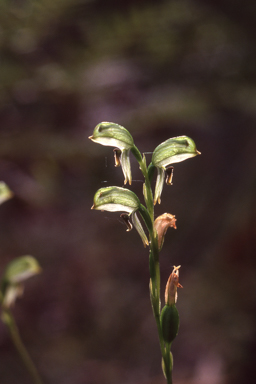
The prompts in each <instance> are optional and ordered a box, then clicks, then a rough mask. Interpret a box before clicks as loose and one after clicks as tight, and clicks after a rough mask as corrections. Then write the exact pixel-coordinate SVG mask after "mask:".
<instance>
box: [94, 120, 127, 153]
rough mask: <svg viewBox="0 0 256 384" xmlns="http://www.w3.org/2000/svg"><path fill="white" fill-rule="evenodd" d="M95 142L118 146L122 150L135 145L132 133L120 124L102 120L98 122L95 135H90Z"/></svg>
mask: <svg viewBox="0 0 256 384" xmlns="http://www.w3.org/2000/svg"><path fill="white" fill-rule="evenodd" d="M89 139H91V140H92V141H94V142H95V143H98V144H101V145H107V146H110V147H117V148H119V149H121V150H125V149H126V150H127V149H131V148H132V147H133V146H134V141H133V138H132V136H131V134H130V133H129V132H128V131H127V129H125V128H124V127H122V126H121V125H119V124H115V123H110V122H105V121H104V122H102V123H100V124H98V125H97V126H96V127H95V129H94V131H93V135H92V136H90V137H89Z"/></svg>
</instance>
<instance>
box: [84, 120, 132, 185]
mask: <svg viewBox="0 0 256 384" xmlns="http://www.w3.org/2000/svg"><path fill="white" fill-rule="evenodd" d="M89 139H91V140H92V141H94V142H95V143H98V144H101V145H106V146H110V147H116V148H118V149H119V150H120V151H121V153H119V151H118V150H115V165H116V167H118V166H120V165H121V167H122V171H123V174H124V184H126V183H127V181H128V182H129V184H130V185H131V183H132V173H131V164H130V150H131V149H132V148H133V147H134V142H133V138H132V136H131V134H130V133H129V132H128V131H127V129H125V128H124V127H122V126H121V125H119V124H115V123H111V122H102V123H100V124H98V125H96V127H95V128H94V131H93V134H92V136H89Z"/></svg>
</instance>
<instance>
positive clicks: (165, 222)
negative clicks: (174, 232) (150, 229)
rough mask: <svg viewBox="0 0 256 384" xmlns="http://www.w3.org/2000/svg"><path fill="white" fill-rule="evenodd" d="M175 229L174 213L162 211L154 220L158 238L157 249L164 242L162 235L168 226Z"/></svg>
mask: <svg viewBox="0 0 256 384" xmlns="http://www.w3.org/2000/svg"><path fill="white" fill-rule="evenodd" d="M169 227H170V228H171V227H172V228H174V229H176V228H177V227H176V218H175V216H174V215H171V214H170V213H164V214H163V215H161V216H158V217H157V218H156V219H155V221H154V229H155V231H156V233H157V238H158V248H159V250H160V249H161V248H162V246H163V243H164V236H165V234H166V231H167V229H168V228H169Z"/></svg>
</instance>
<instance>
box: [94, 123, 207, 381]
mask: <svg viewBox="0 0 256 384" xmlns="http://www.w3.org/2000/svg"><path fill="white" fill-rule="evenodd" d="M89 139H91V140H92V141H94V142H95V143H98V144H101V145H105V146H111V147H116V148H115V149H114V156H115V166H121V167H122V171H123V174H124V184H126V183H127V182H129V184H130V185H131V184H132V172H131V165H130V153H132V154H133V155H134V156H135V158H136V160H137V161H138V163H139V167H140V170H141V172H142V174H143V177H144V179H145V182H144V184H143V196H144V202H145V205H144V204H142V203H141V202H140V199H139V198H138V196H137V195H136V194H135V193H134V192H132V191H131V190H129V189H127V188H121V187H116V186H111V187H106V188H100V189H99V190H98V191H97V192H96V194H95V196H94V200H93V206H92V209H96V210H100V211H109V212H122V213H121V218H122V219H123V220H124V222H125V224H126V225H127V231H130V230H131V229H132V228H133V226H134V227H135V228H136V230H137V232H138V234H139V235H140V237H141V240H142V242H143V245H144V247H147V246H148V247H149V271H150V281H149V291H150V300H151V304H152V310H153V314H154V317H155V321H156V325H157V331H158V337H159V342H160V349H161V354H162V369H163V373H164V376H165V378H166V381H167V383H168V384H172V371H173V358H172V353H171V345H172V342H173V340H174V339H175V337H176V335H177V333H178V329H179V314H178V310H177V308H176V302H177V288H179V287H182V286H181V284H180V283H179V268H180V266H174V267H173V271H172V273H171V275H170V277H169V279H168V281H167V285H166V289H165V306H164V307H163V308H162V309H161V300H160V265H159V252H160V251H161V249H162V246H163V242H164V237H165V234H166V231H167V229H168V228H169V227H170V228H175V229H176V218H175V216H174V215H172V214H170V213H164V214H162V215H160V216H159V217H157V218H156V219H155V217H154V205H155V204H156V203H159V204H160V203H161V194H162V190H163V186H164V180H165V178H166V183H167V184H168V185H170V184H172V177H173V166H172V164H174V163H178V162H181V161H183V160H186V159H189V158H191V157H195V156H196V155H199V154H200V152H199V151H197V149H196V145H195V143H194V141H193V140H192V139H190V138H189V137H187V136H178V137H174V138H170V139H168V140H166V141H164V142H163V143H161V144H160V145H158V146H157V147H156V148H155V150H154V152H153V154H152V161H151V163H150V164H149V165H148V166H147V163H146V158H145V155H144V154H141V152H140V151H139V149H138V148H137V147H136V146H135V144H134V140H133V138H132V136H131V134H130V133H129V132H128V131H127V130H126V129H125V128H124V127H122V126H121V125H118V124H115V123H111V122H102V123H100V124H98V125H97V126H96V127H95V129H94V131H93V134H92V136H90V137H89ZM155 170H156V171H157V177H156V184H155V191H154V196H153V192H152V189H151V183H152V179H153V175H154V171H155ZM140 217H141V218H142V220H143V221H144V224H145V227H146V229H147V232H148V234H146V233H145V231H144V228H143V226H142V224H141V221H140Z"/></svg>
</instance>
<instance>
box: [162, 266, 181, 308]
mask: <svg viewBox="0 0 256 384" xmlns="http://www.w3.org/2000/svg"><path fill="white" fill-rule="evenodd" d="M179 269H180V265H179V266H178V267H176V266H175V265H174V266H173V271H172V273H171V274H170V276H169V279H168V281H167V284H166V288H165V304H166V305H169V306H170V305H173V304H175V303H176V302H177V298H178V293H177V288H183V286H182V285H181V284H180V283H179Z"/></svg>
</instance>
